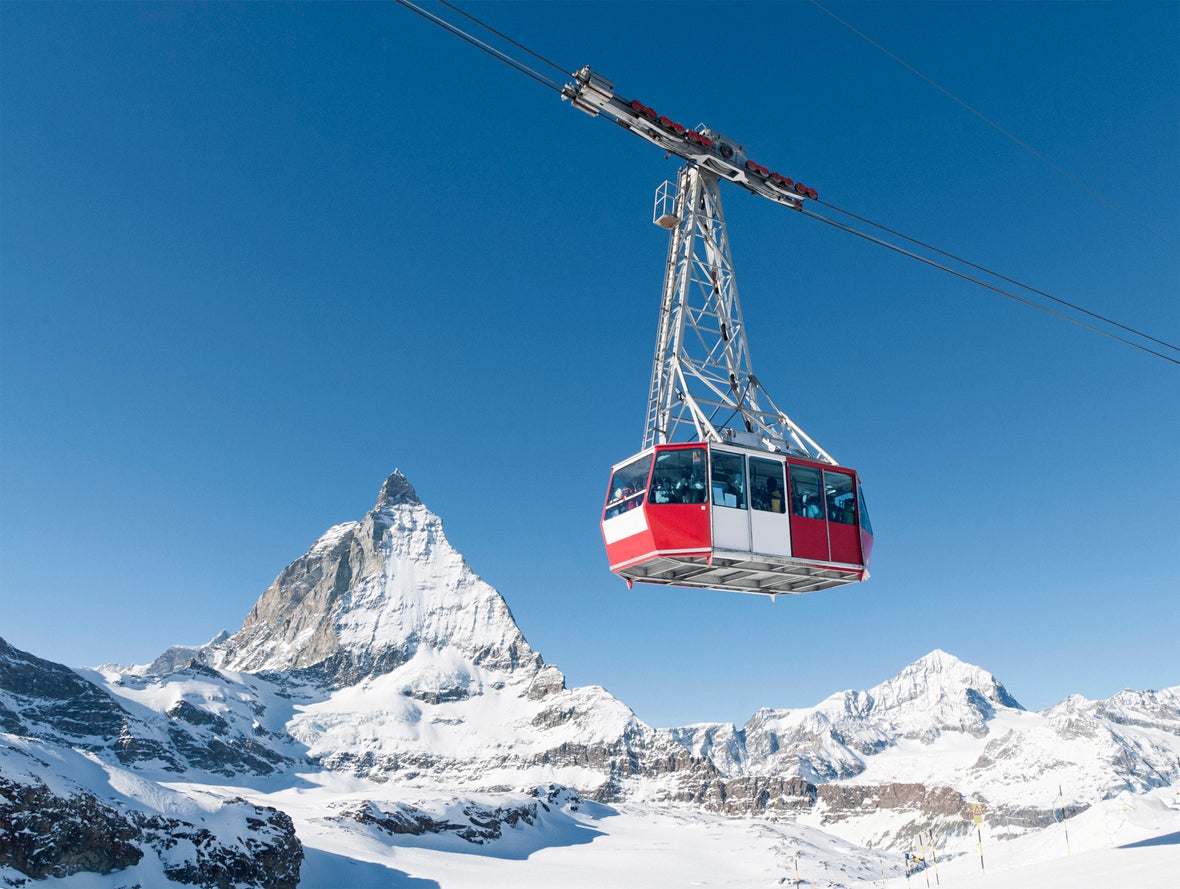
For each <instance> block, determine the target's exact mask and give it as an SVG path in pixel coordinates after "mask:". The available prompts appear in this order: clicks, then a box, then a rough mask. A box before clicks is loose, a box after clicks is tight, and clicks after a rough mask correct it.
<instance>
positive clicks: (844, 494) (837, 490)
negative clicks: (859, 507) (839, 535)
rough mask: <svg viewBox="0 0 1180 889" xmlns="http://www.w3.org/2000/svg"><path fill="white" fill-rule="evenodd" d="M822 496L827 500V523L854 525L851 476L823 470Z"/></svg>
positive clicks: (854, 498)
mask: <svg viewBox="0 0 1180 889" xmlns="http://www.w3.org/2000/svg"><path fill="white" fill-rule="evenodd" d="M824 496H825V497H826V498H827V504H828V521H829V522H836V523H837V524H840V525H855V524H856V495H855V493H853V490H852V476H850V475H846V474H844V473H843V472H828V471H826V470H825V471H824Z"/></svg>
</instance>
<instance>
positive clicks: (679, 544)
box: [602, 442, 873, 596]
mask: <svg viewBox="0 0 1180 889" xmlns="http://www.w3.org/2000/svg"><path fill="white" fill-rule="evenodd" d="M602 536H603V539H604V541H605V543H606V551H607V557H608V559H609V562H610V569H611V571H613V572H614V573H615V574H617V575H619V576H620V577H622V578H623V579H625V580H626V581H627V583H628V585H630V584H632V583H634V582H635V581H639V582H642V583H653V584H671V585H676V586H690V587H703V588H708V589H720V590H733V591H736V592H746V593H763V594H766V595H771V596H775V595H778V594H780V593H810V592H816V591H818V590H825V589H830V588H832V587H836V586H841V585H843V584H847V583H855V582H857V581H862V580H867V579H868V576H869V559H870V557H871V555H872V551H873V529H872V525H871V524H870V522H869V515H868V511H867V509H866V507H865V502H864V494H863V492H862V490H861V485H860V479H859V478H858V477H857V474H856V471H855V470H853V469H848V468H846V467H843V466H835V465H831V464H828V463H824V462H820V461H816V460H810V459H804V458H802V457H797V456H792V455H790V454H782V453H773V452H768V451H766V450H756V449H753V448H748V447H740V446H737V445H734V444H714V443H712V442H690V443H678V444H662V445H656V446H654V447H652V448H649V449H648V450H646V451H644V452H642V453H640V454H638V455H637V456H635V457H632V458H630V459H629V460H625V461H624V462H622V463H620V464H618V465H616V466H615V467H614V468H613V470H612V472H611V480H610V486H609V488H608V490H607V495H606V503H605V505H604V507H603V513H602Z"/></svg>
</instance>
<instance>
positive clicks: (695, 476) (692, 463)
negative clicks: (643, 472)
mask: <svg viewBox="0 0 1180 889" xmlns="http://www.w3.org/2000/svg"><path fill="white" fill-rule="evenodd" d="M706 462H707V461H706V458H705V449H704V448H682V449H678V450H675V451H660V452H657V454H656V465H655V469H653V470H652V474H651V491H650V493H649V494H648V498H647V499H648V502H649V503H705V502H706V501H707V500H708V491H707V490H706V488H705V480H706V478H708V476H707V474H706Z"/></svg>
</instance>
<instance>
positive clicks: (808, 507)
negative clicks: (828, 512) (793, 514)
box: [803, 494, 824, 519]
mask: <svg viewBox="0 0 1180 889" xmlns="http://www.w3.org/2000/svg"><path fill="white" fill-rule="evenodd" d="M803 515H804V516H805V517H806V518H809V519H822V518H823V517H824V511H823V508H822V507H821V506H820V505H819V495H817V494H804V495H803Z"/></svg>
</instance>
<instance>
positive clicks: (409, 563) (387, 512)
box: [200, 470, 541, 685]
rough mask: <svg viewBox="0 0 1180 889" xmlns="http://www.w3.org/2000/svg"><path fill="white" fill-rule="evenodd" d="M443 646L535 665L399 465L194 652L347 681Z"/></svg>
mask: <svg viewBox="0 0 1180 889" xmlns="http://www.w3.org/2000/svg"><path fill="white" fill-rule="evenodd" d="M402 507H411V508H402ZM444 648H446V649H450V650H451V651H452V652H453V653H454V654H455V655H457V656H459V657H462V658H465V659H466V660H468V661H469V662H470V663H472V664H473V665H475V666H486V667H491V668H499V669H507V670H512V669H516V668H519V667H527V668H528V669H530V670H536V669H539V668H540V666H541V659H540V657H539V656H538V655H537V654H536V653H535V652H534V651H532V650H531V649H530V648H529V645H528V643H527V642H526V641H525V639H524V636H522V635H521V632H520V630H519V629H518V628H517V626H516V622H515V621H514V620H513V618H512V614H511V612H510V611H509V610H508V605H507V604H506V603H505V602H504V600H503V598H502V597H501V596H500V594H499V593H498V592H496V590H494V589H493V588H492V587H490V586H489V585H488V584H486V583H484V582H483V581H482V580H480V579H479V577H477V576H476V575H475V573H474V572H472V570H471V569H470V568H469V567H468V565H467V563H466V562H465V561H464V560H463V557H462V556H461V555H460V554H459V553H458V552H457V551H456V550H455V549H454V547H452V546H451V544H450V543H449V542H448V541H447V539H446V536H445V535H444V534H443V530H442V520H441V519H440V518H439V517H438V516H437V515H435V514H434V513H432V512H431V511H430V510H429V509H427V508H426V507H425V506H424V505H423V504H422V502H421V500H419V499H418V494H417V493H416V492H415V491H414V487H413V485H411V484H410V482H409V481H408V480H407V479H406V477H405V476H404V475H403V474H402V473H401V471H400V470H395V471H394V472H393V474H391V475H390V476H389V477H388V478H387V479H386V480H385V483H384V484H383V485H382V486H381V491H380V493H379V495H378V501H377V507H376V508H375V509H373V510H371V511H370V512H369V513H368V515H366V516H365V517H364V518H363V519H362V520H361V521H359V522H345V523H343V524H339V525H336V526H334V527H332V528H330V529H328V530H327V531H326V532H325V533H324V534H323V535H322V536H321V537H320V538H319V540H318V541H316V543H314V544H313V545H312V547H311V548H310V549H309V550H308V551H307V552H306V553H305V554H304V555H303V556H301V557H300V558H298V559H296V560H295V561H294V562H292V563H291V564H290V565H288V566H287V567H286V568H285V569H284V570H283V571H282V572H281V573H280V574H279V576H278V577H277V578H276V579H275V581H274V583H272V584H271V586H270V588H269V589H267V590H266V592H264V593H263V594H262V596H261V598H260V599H259V600H258V602H257V604H255V606H254V608H253V610H252V611H251V612H250V614H249V615H248V616H247V617H246V620H245V622H244V623H243V624H242V627H241V629H239V630H238V631H237V632H236V633H235V634H234V635H233V636H231V637H229V638H228V639H226V640H224V641H222V642H219V643H217V644H211V645H209V646H207V647H205V648H203V649H202V650H201V657H200V659H201V660H204V661H206V662H208V663H209V664H210V665H212V666H214V667H218V668H222V667H224V668H227V669H231V670H237V671H241V672H249V673H257V672H263V671H284V670H300V671H310V672H311V673H312V674H313V675H315V676H318V677H320V678H323V679H326V680H327V681H329V682H331V683H332V684H336V685H350V684H352V683H354V682H357V681H360V680H361V679H364V678H366V677H369V676H377V675H384V674H385V673H388V672H390V671H391V670H394V669H396V668H398V667H399V666H401V665H402V664H405V663H407V662H408V661H410V660H411V659H412V658H414V656H415V655H416V654H417V653H418V652H419V651H423V652H427V651H433V650H442V649H444Z"/></svg>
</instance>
